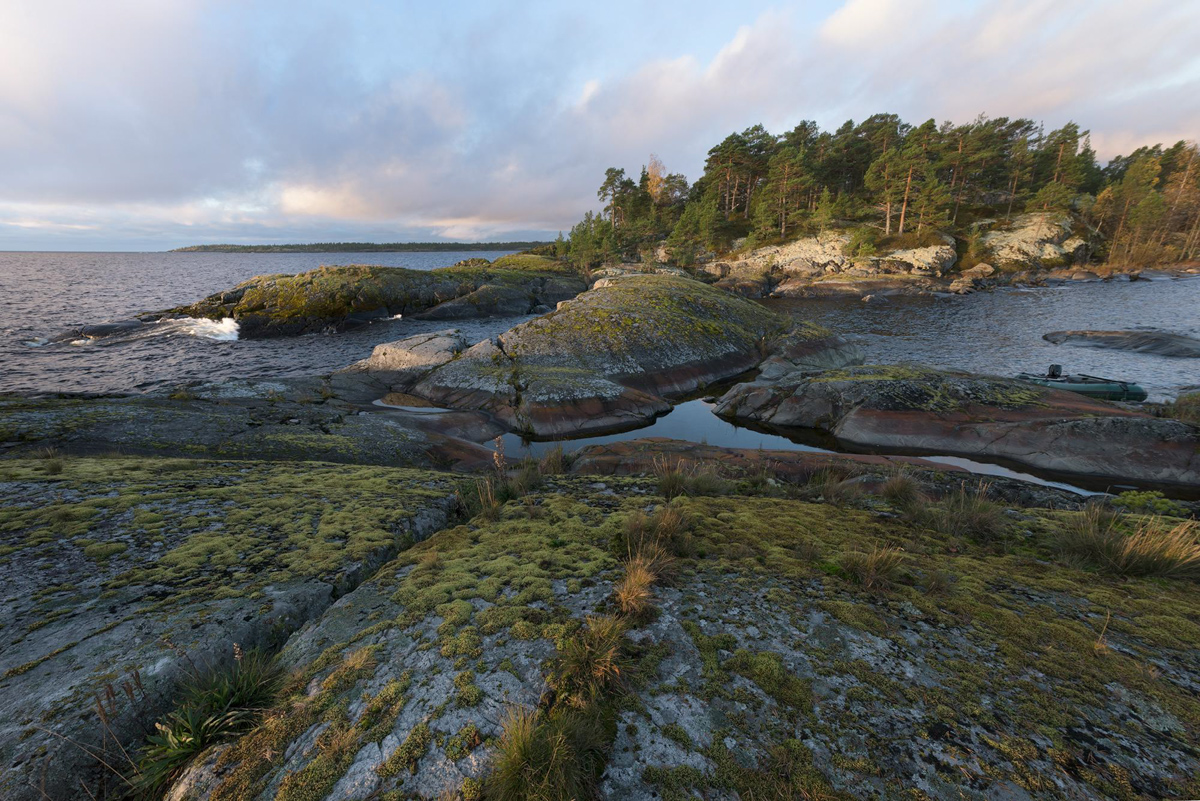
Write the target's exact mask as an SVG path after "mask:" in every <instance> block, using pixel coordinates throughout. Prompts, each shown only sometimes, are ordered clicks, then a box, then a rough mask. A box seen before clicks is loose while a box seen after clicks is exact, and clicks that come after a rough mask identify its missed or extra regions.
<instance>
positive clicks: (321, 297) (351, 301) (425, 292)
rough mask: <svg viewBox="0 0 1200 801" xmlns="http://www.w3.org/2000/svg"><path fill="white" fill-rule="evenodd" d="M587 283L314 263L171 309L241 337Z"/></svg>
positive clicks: (487, 303)
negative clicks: (229, 322)
mask: <svg viewBox="0 0 1200 801" xmlns="http://www.w3.org/2000/svg"><path fill="white" fill-rule="evenodd" d="M585 288H586V285H585V284H584V282H583V280H582V279H580V278H577V277H574V276H568V275H563V274H560V273H555V272H533V271H529V270H519V269H508V268H503V267H495V266H491V265H488V264H487V263H486V261H484V260H483V259H471V260H469V261H468V262H464V263H462V264H460V265H456V266H454V267H446V268H442V269H437V270H409V269H405V268H402V267H371V266H350V267H319V268H317V269H316V270H310V271H309V272H305V273H299V274H297V275H263V276H258V277H256V278H251V279H250V280H249V281H245V282H243V283H241V284H238V285H237V286H236V287H234V288H233V289H231V290H229V291H226V292H220V293H218V294H216V295H212V296H210V297H208V298H205V299H204V300H202V301H200V302H199V303H195V304H192V305H191V306H184V307H180V308H177V309H172V310H171V311H170V312H168V313H171V314H184V315H188V316H191V317H205V318H210V319H218V320H219V319H224V318H227V317H228V318H232V319H234V320H236V321H237V322H238V324H239V326H240V332H239V333H240V336H242V337H244V338H252V337H264V336H285V335H293V334H305V333H311V332H314V331H323V330H327V329H335V330H336V329H342V328H347V327H350V326H354V325H361V324H364V323H367V322H370V321H371V320H374V319H379V318H381V317H394V316H395V315H397V314H419V313H421V312H428V311H429V310H432V309H435V308H437V307H439V306H440V305H441V304H445V303H447V302H452V304H453V305H451V306H449V307H447V309H446V310H445V311H444V312H442V313H441V316H438V315H437V313H436V312H432V314H433V317H432V319H463V318H466V317H482V316H489V315H512V314H527V313H528V312H529V311H530V310H531V309H532V308H533V307H535V306H538V305H553V303H556V302H557V301H558V300H561V299H563V298H566V297H571V296H573V295H574V294H577V293H579V292H582V291H583V290H584V289H585Z"/></svg>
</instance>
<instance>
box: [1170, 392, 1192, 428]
mask: <svg viewBox="0 0 1200 801" xmlns="http://www.w3.org/2000/svg"><path fill="white" fill-rule="evenodd" d="M1164 412H1165V414H1166V415H1167V417H1174V418H1175V419H1176V420H1182V421H1183V422H1185V423H1192V424H1193V425H1200V392H1190V393H1188V394H1186V395H1180V396H1179V397H1178V398H1176V399H1175V402H1174V403H1171V404H1169V405H1167V407H1166V408H1165V410H1164Z"/></svg>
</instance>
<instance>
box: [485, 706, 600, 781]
mask: <svg viewBox="0 0 1200 801" xmlns="http://www.w3.org/2000/svg"><path fill="white" fill-rule="evenodd" d="M502 727H503V728H502V733H501V735H500V741H499V742H498V743H497V744H496V754H495V757H494V759H493V767H492V774H491V775H490V776H489V777H488V779H487V782H486V785H485V788H484V796H485V797H486V798H488V799H494V800H495V801H583V800H584V799H590V798H595V797H597V794H598V793H597V790H598V787H597V780H598V777H599V775H600V772H601V771H602V770H603V768H604V764H605V762H606V761H607V752H608V742H609V736H608V732H607V728H606V726H605V725H604V721H603V720H601V719H600V714H599V713H598V711H596V710H586V711H583V712H581V711H577V710H569V711H560V712H558V713H555V714H550V715H543V714H539V713H538V712H537V711H536V710H532V709H513V710H511V711H510V712H509V713H508V716H507V717H506V718H505V720H504V722H503V724H502Z"/></svg>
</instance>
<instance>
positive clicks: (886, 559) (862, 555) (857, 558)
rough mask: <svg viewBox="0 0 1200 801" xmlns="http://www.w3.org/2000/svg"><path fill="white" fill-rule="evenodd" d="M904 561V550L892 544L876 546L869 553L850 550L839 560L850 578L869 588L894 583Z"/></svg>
mask: <svg viewBox="0 0 1200 801" xmlns="http://www.w3.org/2000/svg"><path fill="white" fill-rule="evenodd" d="M903 562H904V552H903V551H901V550H900V549H899V548H894V547H891V546H886V547H883V548H879V547H875V548H872V549H871V551H870V552H869V553H866V552H863V551H850V552H847V553H844V554H842V557H841V558H840V559H839V560H838V564H839V565H840V566H841V568H842V570H844V571H846V575H847V576H848V577H849V578H850V580H851V581H853V582H855V583H856V584H861V585H862V586H863V588H864V589H868V590H882V589H887V588H888V587H890V586H891V585H892V584H894V583H895V582H896V579H897V578H898V577H899V576H900V566H901V564H903Z"/></svg>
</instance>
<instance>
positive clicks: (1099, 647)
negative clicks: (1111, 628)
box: [1092, 610, 1112, 656]
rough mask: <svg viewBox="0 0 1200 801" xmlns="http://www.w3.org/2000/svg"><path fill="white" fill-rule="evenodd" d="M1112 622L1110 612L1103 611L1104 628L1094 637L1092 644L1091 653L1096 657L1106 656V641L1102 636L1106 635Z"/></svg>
mask: <svg viewBox="0 0 1200 801" xmlns="http://www.w3.org/2000/svg"><path fill="white" fill-rule="evenodd" d="M1111 620H1112V611H1111V610H1105V612H1104V626H1102V627H1101V629H1100V634H1099V635H1098V636H1097V637H1096V642H1094V643H1092V653H1094V654H1095V655H1096V656H1107V655H1108V639H1107V638H1106V637H1105V636H1104V635H1105V634H1107V633H1108V624H1109V622H1110V621H1111Z"/></svg>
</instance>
